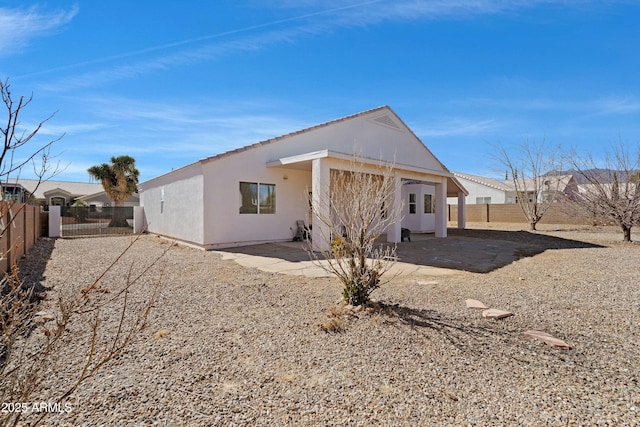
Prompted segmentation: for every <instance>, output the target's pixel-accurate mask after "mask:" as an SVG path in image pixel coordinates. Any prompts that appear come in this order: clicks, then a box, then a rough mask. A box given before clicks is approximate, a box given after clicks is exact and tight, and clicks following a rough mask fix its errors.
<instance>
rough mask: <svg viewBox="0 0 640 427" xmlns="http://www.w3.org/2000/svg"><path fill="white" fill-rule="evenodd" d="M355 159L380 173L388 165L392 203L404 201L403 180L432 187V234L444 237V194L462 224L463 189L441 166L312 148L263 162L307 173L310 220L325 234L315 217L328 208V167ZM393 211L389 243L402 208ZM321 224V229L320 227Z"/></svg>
mask: <svg viewBox="0 0 640 427" xmlns="http://www.w3.org/2000/svg"><path fill="white" fill-rule="evenodd" d="M354 159H355V161H356V162H357V163H358V164H359V165H361V166H362V168H361V170H362V171H363V172H366V173H371V174H373V175H375V174H380V170H381V168H385V167H390V168H391V169H392V172H393V179H394V181H395V185H394V186H393V187H394V188H395V192H394V194H393V195H392V197H390V199H391V200H392V201H393V204H394V206H395V207H400V206H401V205H402V204H404V205H405V206H406V205H407V201H406V200H403V199H402V183H403V182H421V183H424V184H430V185H433V186H434V187H435V227H434V234H435V237H447V215H446V209H447V197H457V198H458V203H459V206H460V208H459V209H458V228H464V227H465V196H466V194H467V193H466V190H465V189H464V187H462V185H460V184H459V183H458V182H457V180H456V179H455V177H454V176H453V174H451V173H450V172H448V171H446V170H445V171H442V170H429V169H423V168H418V167H415V166H409V165H403V164H398V163H390V162H385V161H381V160H374V159H370V158H364V157H358V156H354V155H348V154H345V153H340V152H336V151H331V150H321V151H315V152H310V153H305V154H300V155H295V156H289V157H283V158H279V159H277V160H274V161H270V162H268V163H267V167H268V168H282V169H285V170H286V169H296V170H304V171H309V172H310V173H311V182H312V185H311V193H312V209H311V215H312V217H311V222H312V224H314V227H315V230H314V231H313V233H319V234H321V235H328V234H329V231H328V230H327V229H326V226H325V225H324V224H323V223H322V221H318V220H317V218H318V215H319V213H320V214H322V213H325V214H326V213H327V212H328V210H329V198H330V193H329V192H330V188H331V170H346V171H348V170H350V168H352V167H353V163H354ZM391 211H393V212H395V213H396V218H395V221H392V224H391V226H390V227H388V228H387V230H386V240H387V242H390V243H398V242H400V241H401V229H402V212H403V211H402V209H398V208H396V209H391ZM323 228H324V229H323ZM313 245H314V250H325V249H327V246H328V243H327V242H326V241H324V240H322V239H315V240H314V241H313Z"/></svg>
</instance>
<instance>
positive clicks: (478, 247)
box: [218, 229, 594, 277]
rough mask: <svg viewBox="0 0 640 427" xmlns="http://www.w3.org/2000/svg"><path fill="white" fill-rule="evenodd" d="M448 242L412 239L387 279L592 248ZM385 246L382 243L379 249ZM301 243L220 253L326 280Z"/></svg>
mask: <svg viewBox="0 0 640 427" xmlns="http://www.w3.org/2000/svg"><path fill="white" fill-rule="evenodd" d="M448 233H449V235H448V237H447V238H444V239H440V238H436V237H435V236H434V235H433V234H418V233H412V234H411V242H402V243H398V245H397V256H398V262H397V263H396V264H395V265H394V266H393V268H392V270H391V271H390V275H396V276H408V275H414V276H444V275H450V274H456V273H458V272H460V271H469V272H474V273H486V272H489V271H493V270H495V269H498V268H500V267H503V266H505V265H507V264H510V263H512V262H514V261H516V260H518V259H520V258H523V257H526V256H534V255H536V254H538V253H541V252H544V251H545V250H548V249H563V248H583V247H594V245H591V244H586V243H584V242H579V241H572V240H565V239H561V238H557V237H552V236H546V235H543V234H536V233H530V232H526V231H522V230H521V231H496V230H479V229H470V230H459V229H449V230H448ZM382 244H384V243H382ZM305 245H306V243H305V242H279V243H265V244H260V245H251V246H242V247H238V248H229V249H225V250H223V251H218V253H220V254H222V256H223V259H233V260H235V261H236V262H237V263H238V264H240V265H243V266H245V267H251V268H258V269H260V270H263V271H268V272H272V273H283V274H297V275H304V276H307V277H330V276H331V275H330V274H329V273H327V272H326V271H325V270H324V269H322V268H321V267H320V266H318V265H317V264H316V263H314V262H312V261H311V260H310V259H309V254H308V253H307V251H306V250H305Z"/></svg>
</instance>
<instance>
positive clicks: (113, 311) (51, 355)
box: [0, 236, 171, 426]
mask: <svg viewBox="0 0 640 427" xmlns="http://www.w3.org/2000/svg"><path fill="white" fill-rule="evenodd" d="M139 238H140V236H137V237H136V239H134V240H132V242H131V243H130V245H129V246H128V247H127V248H126V249H125V250H124V251H122V252H121V254H120V255H119V256H118V257H117V258H116V259H115V260H114V261H113V262H112V263H111V264H110V265H109V266H108V267H107V268H106V269H105V270H104V272H103V274H101V275H100V276H99V277H98V278H97V279H96V280H95V281H94V282H93V283H91V284H90V285H89V286H86V287H84V288H81V289H78V288H74V287H69V288H65V289H61V290H59V291H58V295H57V302H56V303H55V304H54V306H53V307H51V308H48V309H47V310H46V311H45V310H41V311H37V310H38V309H39V305H38V302H37V299H36V298H34V292H33V288H30V289H25V287H24V286H22V281H21V280H20V277H19V271H18V268H17V266H15V265H14V268H12V271H11V273H10V274H7V275H6V276H5V278H4V279H3V281H2V284H3V285H4V289H5V292H4V293H3V295H2V297H1V298H0V309H1V310H2V313H3V316H2V318H1V319H0V320H1V323H0V327H1V328H2V341H1V344H0V354H1V355H2V358H0V401H2V402H30V401H33V399H34V398H38V397H40V398H42V396H41V394H42V391H43V388H44V387H45V385H44V382H45V380H46V378H47V376H48V375H49V374H50V371H51V369H52V367H55V366H60V358H61V357H63V356H64V355H65V347H66V346H68V345H69V343H70V342H72V341H74V340H77V339H78V338H77V336H84V334H82V333H81V331H82V328H87V329H88V330H89V331H90V334H89V336H90V338H89V339H88V340H87V342H85V343H83V344H84V346H85V348H86V351H85V353H84V355H83V363H82V364H81V365H80V366H76V367H74V368H73V369H72V370H71V372H69V382H68V386H67V387H66V388H64V389H58V390H57V392H56V395H55V396H49V397H48V398H47V399H46V400H47V401H50V402H57V403H61V402H64V401H65V400H66V399H68V398H69V397H70V396H72V394H73V393H74V392H75V391H76V389H77V388H78V387H79V386H80V385H81V384H82V383H83V382H84V381H86V380H87V379H89V378H91V377H92V376H94V375H95V374H96V372H98V371H99V370H100V369H101V368H102V367H103V366H105V365H106V364H107V363H109V362H110V361H112V360H113V359H114V358H116V357H118V356H119V355H120V354H122V352H123V351H124V349H125V348H126V347H127V346H128V345H129V344H130V343H131V341H132V340H133V338H134V337H135V336H136V334H137V333H138V332H140V331H141V330H142V329H144V328H145V326H146V320H147V317H148V315H149V312H150V310H151V307H152V306H153V304H154V302H155V301H156V298H157V295H158V292H159V289H160V284H161V273H160V276H159V277H158V278H157V280H156V282H155V283H156V284H155V286H153V287H150V288H148V289H145V290H144V291H143V296H142V298H141V297H140V295H138V296H137V298H136V299H135V301H132V300H131V298H130V295H131V292H132V290H133V287H134V286H135V285H136V284H137V283H138V282H139V281H140V279H141V278H142V277H144V276H146V275H148V274H149V271H150V269H151V268H152V267H154V266H156V265H157V263H158V261H159V260H160V259H161V258H162V257H163V256H164V255H165V254H166V252H167V251H169V250H170V249H171V246H169V247H167V248H166V249H165V250H164V251H163V252H162V253H161V254H160V255H159V256H158V257H157V258H156V259H155V260H154V261H153V262H151V263H150V264H149V265H147V266H146V267H144V269H143V270H142V271H141V272H139V273H137V274H133V266H131V268H130V269H129V274H128V276H127V277H123V278H122V281H121V283H120V286H117V287H115V288H113V289H109V290H108V291H107V289H106V288H105V287H103V286H102V285H101V280H102V278H103V277H104V276H105V274H106V273H107V272H108V271H109V270H111V269H112V268H113V267H114V266H116V265H117V264H118V263H120V262H122V260H121V258H122V256H123V255H124V254H125V253H127V252H128V251H130V250H131V248H132V247H133V246H134V245H135V243H136V242H137V241H138V239H139ZM114 315H115V316H117V320H118V321H117V322H115V323H114V324H115V326H114V327H107V326H105V322H104V321H105V318H104V316H114ZM63 364H64V363H63ZM23 409H24V410H21V411H13V412H8V413H2V414H0V425H2V426H5V425H6V426H10V425H18V424H19V423H20V422H21V420H23V419H24V418H27V419H28V422H29V425H32V426H33V425H38V424H40V423H41V422H42V421H43V420H44V419H45V418H46V416H47V415H48V414H49V412H46V411H44V412H37V413H30V409H31V408H29V407H25V408H23Z"/></svg>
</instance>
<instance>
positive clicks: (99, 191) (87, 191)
mask: <svg viewBox="0 0 640 427" xmlns="http://www.w3.org/2000/svg"><path fill="white" fill-rule="evenodd" d="M16 184H17V185H19V186H20V187H22V188H24V189H25V190H27V191H28V192H29V193H31V194H33V196H34V197H35V199H36V200H37V201H38V203H40V204H41V205H45V206H70V205H71V204H73V203H74V202H75V201H77V200H82V201H83V202H85V203H86V204H87V205H89V206H96V207H102V206H112V205H113V201H112V200H110V199H109V197H108V196H107V193H105V191H104V188H103V187H102V184H100V183H94V182H70V181H54V180H44V181H39V180H35V179H18V180H17V181H16ZM139 204H140V203H139V198H138V194H137V193H135V194H133V195H132V196H131V197H130V198H129V199H127V200H125V202H124V206H138V205H139Z"/></svg>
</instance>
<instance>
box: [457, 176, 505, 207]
mask: <svg viewBox="0 0 640 427" xmlns="http://www.w3.org/2000/svg"><path fill="white" fill-rule="evenodd" d="M452 173H453V176H455V177H456V179H457V180H458V181H459V182H460V183H461V184H462V185H463V186H464V188H465V189H466V190H467V191H468V194H467V196H466V200H465V201H466V204H468V205H482V204H503V203H515V200H513V201H509V200H508V198H509V195H511V193H513V192H515V190H514V189H513V183H509V182H504V181H498V180H497V179H493V178H485V177H484V176H478V175H471V174H467V173H461V172H452ZM448 203H449V204H451V205H457V204H458V198H457V197H455V198H450V199H449V200H448Z"/></svg>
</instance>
